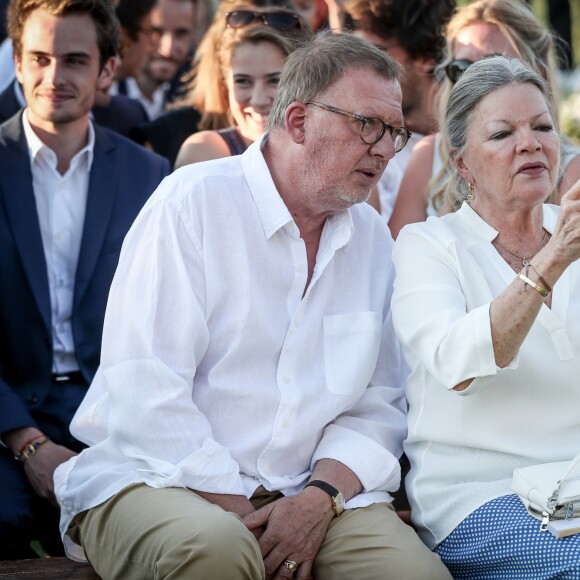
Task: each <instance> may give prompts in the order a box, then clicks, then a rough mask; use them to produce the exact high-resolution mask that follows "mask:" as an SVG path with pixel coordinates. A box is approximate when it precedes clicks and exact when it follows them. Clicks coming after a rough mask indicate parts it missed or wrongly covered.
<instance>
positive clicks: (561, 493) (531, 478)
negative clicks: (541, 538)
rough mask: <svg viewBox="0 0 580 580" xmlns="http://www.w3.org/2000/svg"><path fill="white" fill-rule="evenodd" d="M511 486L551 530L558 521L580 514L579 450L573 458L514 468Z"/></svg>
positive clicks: (545, 529)
mask: <svg viewBox="0 0 580 580" xmlns="http://www.w3.org/2000/svg"><path fill="white" fill-rule="evenodd" d="M512 489H513V491H515V493H517V494H518V495H519V497H520V499H521V500H522V502H523V503H524V505H525V506H526V508H527V509H528V512H529V513H530V514H531V515H532V516H534V517H535V518H536V519H538V520H541V522H542V523H541V525H540V530H541V531H542V532H546V531H548V524H549V523H550V522H553V521H555V520H568V519H571V518H575V517H579V516H580V453H579V454H578V455H576V457H574V459H572V461H559V462H556V463H542V464H540V465H531V466H530V467H520V468H519V469H516V470H514V475H513V478H512Z"/></svg>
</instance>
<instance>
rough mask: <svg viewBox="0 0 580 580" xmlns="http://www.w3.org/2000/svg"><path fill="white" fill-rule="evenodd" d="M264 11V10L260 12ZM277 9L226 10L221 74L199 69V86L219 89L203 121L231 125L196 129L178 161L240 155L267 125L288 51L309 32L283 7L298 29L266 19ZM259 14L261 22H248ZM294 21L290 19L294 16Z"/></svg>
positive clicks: (219, 56) (203, 123)
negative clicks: (279, 26)
mask: <svg viewBox="0 0 580 580" xmlns="http://www.w3.org/2000/svg"><path fill="white" fill-rule="evenodd" d="M257 14H260V16H256V15H257ZM272 14H273V13H272V12H270V13H268V12H263V13H257V12H255V11H252V10H248V9H238V10H235V11H232V12H229V13H227V14H226V22H227V23H228V27H227V28H226V30H225V32H224V34H223V36H222V41H221V43H220V46H219V50H218V53H217V62H218V67H219V74H217V75H216V74H215V73H213V74H212V75H211V76H209V77H206V76H205V75H203V74H201V73H202V71H201V69H200V71H199V72H198V74H197V76H196V77H195V79H194V81H193V83H194V84H193V90H194V91H196V90H199V91H200V92H202V93H203V94H204V95H209V94H213V96H214V97H213V99H211V101H210V102H211V103H212V104H211V107H210V106H209V103H208V104H206V105H205V108H204V114H203V116H202V118H201V122H200V124H199V125H200V126H210V127H211V126H216V125H217V126H219V125H223V124H225V123H227V125H228V127H227V128H225V129H218V130H207V131H200V132H196V133H194V134H193V135H191V136H190V137H189V138H188V139H187V140H186V141H185V142H184V143H183V145H182V147H181V149H180V151H179V153H178V156H177V160H176V163H175V167H176V168H177V167H181V166H183V165H187V164H189V163H197V162H199V161H208V160H210V159H217V158H220V157H226V156H228V155H239V154H241V153H243V152H244V151H245V150H246V148H247V147H248V146H249V145H250V144H251V143H253V142H254V141H255V140H256V139H257V138H258V137H259V136H260V135H261V134H262V133H263V132H264V130H265V128H266V123H267V121H268V115H269V114H270V108H271V107H272V103H273V101H274V97H275V96H276V91H277V89H278V80H279V78H280V74H281V73H282V68H283V66H284V61H285V60H286V57H287V56H288V55H289V54H290V53H291V52H292V51H293V50H294V49H295V48H296V47H297V46H298V43H299V41H300V39H301V37H302V38H306V37H307V35H308V33H307V27H306V24H305V23H304V22H301V20H300V19H299V17H298V16H297V15H296V14H294V13H292V12H287V13H285V12H280V11H277V12H276V14H277V15H278V16H276V17H277V18H279V17H280V16H284V17H287V18H288V19H290V18H292V19H293V20H294V21H295V22H296V23H297V24H298V25H299V26H300V28H299V30H301V31H302V34H297V33H296V31H295V30H293V29H288V30H289V31H291V32H290V33H287V32H286V31H285V30H278V29H275V28H272V27H270V26H268V25H266V24H264V21H263V20H262V16H263V17H265V18H268V17H269V16H270V17H271V15H272ZM250 19H255V21H256V22H257V23H256V24H254V23H251V24H246V22H248V21H249V20H250ZM289 23H290V20H289Z"/></svg>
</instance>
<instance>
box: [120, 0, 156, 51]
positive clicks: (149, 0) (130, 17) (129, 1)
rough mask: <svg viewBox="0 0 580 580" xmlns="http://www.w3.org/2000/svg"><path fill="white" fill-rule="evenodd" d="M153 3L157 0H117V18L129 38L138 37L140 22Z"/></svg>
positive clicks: (134, 39)
mask: <svg viewBox="0 0 580 580" xmlns="http://www.w3.org/2000/svg"><path fill="white" fill-rule="evenodd" d="M155 4H157V0H119V3H118V4H117V7H116V8H115V10H116V12H117V18H118V19H119V22H120V23H121V26H122V27H123V28H124V29H125V30H126V31H127V36H129V38H130V39H131V40H133V41H136V40H137V39H138V36H139V30H140V28H141V23H142V22H143V19H144V18H145V17H146V16H147V14H149V13H150V12H151V10H153V8H155Z"/></svg>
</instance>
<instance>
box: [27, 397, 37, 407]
mask: <svg viewBox="0 0 580 580" xmlns="http://www.w3.org/2000/svg"><path fill="white" fill-rule="evenodd" d="M28 403H29V404H30V405H34V404H35V403H38V397H37V396H36V395H30V396H29V397H28Z"/></svg>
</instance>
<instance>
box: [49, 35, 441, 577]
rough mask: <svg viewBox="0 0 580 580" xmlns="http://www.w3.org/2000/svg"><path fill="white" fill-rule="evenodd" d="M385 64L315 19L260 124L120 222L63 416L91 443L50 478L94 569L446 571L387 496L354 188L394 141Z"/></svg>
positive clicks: (382, 248) (383, 269)
mask: <svg viewBox="0 0 580 580" xmlns="http://www.w3.org/2000/svg"><path fill="white" fill-rule="evenodd" d="M398 74H399V69H398V66H397V64H396V63H395V62H394V61H393V60H392V59H390V58H389V57H388V56H386V55H385V54H384V53H383V52H381V51H379V50H377V49H375V48H374V47H372V46H371V45H369V44H368V43H367V42H366V41H363V40H360V39H358V38H355V37H354V36H352V35H342V34H331V33H325V34H322V35H319V36H318V37H317V38H316V39H314V40H313V41H312V42H311V43H309V44H307V45H305V46H304V47H303V48H301V49H299V50H298V51H296V52H295V53H293V54H292V55H291V56H290V57H289V59H288V61H287V63H286V66H285V69H284V72H283V74H282V78H281V80H280V84H279V91H278V96H277V99H276V101H275V103H274V106H273V109H272V113H271V116H270V120H269V132H268V133H267V134H266V135H265V136H264V137H263V138H261V139H260V140H259V141H257V142H255V143H254V144H253V145H252V146H251V147H250V148H249V149H248V150H247V151H246V153H244V154H243V155H241V156H235V157H229V158H225V159H220V160H217V161H212V162H208V163H204V164H197V165H196V166H195V168H194V167H193V166H188V167H185V168H183V169H181V170H179V171H177V172H175V173H174V174H173V175H172V176H171V177H169V178H168V179H166V180H165V181H164V183H163V184H162V185H161V186H160V188H159V189H158V190H157V192H156V194H155V195H154V196H153V197H152V198H151V199H150V201H149V202H148V203H147V204H146V206H145V208H144V209H143V211H142V213H141V214H140V216H139V217H138V218H137V220H136V222H135V224H134V225H133V227H132V229H131V231H130V232H129V234H128V236H127V238H126V240H125V244H124V246H123V252H122V256H121V259H120V262H119V268H118V270H117V273H116V276H115V280H114V282H113V285H112V287H111V294H110V298H109V303H108V307H107V314H106V320H105V329H104V335H103V350H102V361H101V367H100V370H99V372H98V373H97V376H96V377H95V380H94V382H93V384H92V385H91V388H90V389H89V392H88V394H87V397H86V398H85V400H84V402H83V404H82V406H81V407H80V409H79V411H78V413H77V415H76V416H75V419H74V420H73V423H72V426H71V429H72V431H73V433H74V434H75V435H76V436H77V437H79V438H80V439H81V440H83V441H84V442H86V443H87V444H88V445H90V446H91V447H89V448H88V449H86V450H85V451H83V452H82V453H81V454H80V455H79V456H77V457H75V458H72V459H71V460H70V461H68V462H67V463H66V464H65V465H62V466H61V467H60V468H59V469H58V471H57V473H56V474H55V485H56V489H57V494H58V497H59V501H60V504H61V507H62V520H61V531H62V532H63V536H64V540H65V543H66V545H67V549H68V553H69V555H70V556H72V557H79V558H83V557H86V558H87V559H88V560H89V561H90V562H91V563H92V564H93V566H94V567H95V569H96V571H97V573H98V574H99V575H101V576H103V577H106V578H124V579H125V578H141V579H142V578H153V577H159V578H172V577H174V578H204V580H205V579H212V578H215V579H217V578H219V579H232V580H234V579H235V580H239V579H245V578H251V579H258V578H290V577H295V578H300V579H306V578H312V577H315V578H317V579H329V580H330V579H336V578H362V579H367V578H368V579H371V578H372V579H375V578H377V579H378V578H385V577H387V578H388V577H391V578H397V579H399V578H417V579H418V578H424V579H429V580H433V579H438V578H446V579H449V578H450V576H449V575H448V573H447V571H446V570H445V568H444V567H443V566H442V564H441V562H440V560H439V559H438V558H437V557H435V556H434V555H433V554H432V553H430V552H429V551H428V550H427V549H426V548H425V546H424V545H423V544H421V542H419V541H418V540H417V537H416V535H415V533H414V532H413V530H412V529H411V528H409V527H408V526H406V525H405V524H403V523H402V521H401V520H399V519H398V517H397V515H396V513H395V512H394V511H393V509H392V507H391V504H390V502H391V496H390V495H389V493H388V492H389V491H394V490H396V489H397V488H398V486H399V479H400V472H399V464H398V457H399V455H400V454H401V443H402V439H403V438H404V436H405V431H406V430H405V401H404V398H403V391H402V389H403V385H402V380H403V374H404V370H403V367H402V362H401V358H400V351H399V347H398V344H397V342H396V340H395V338H394V336H393V330H392V324H391V314H390V297H391V290H392V269H391V265H390V254H391V246H392V240H391V238H390V236H389V234H388V230H387V228H386V225H385V224H384V223H383V221H382V220H381V219H380V217H379V216H378V215H377V214H376V213H375V212H374V210H372V209H371V208H370V207H368V205H366V204H364V203H361V202H363V201H365V200H366V198H367V197H368V195H369V191H370V188H371V187H372V186H373V185H374V184H375V183H376V182H377V180H378V179H379V177H380V175H381V173H382V171H383V170H384V168H385V167H386V165H387V162H388V161H389V159H391V158H392V157H393V155H394V154H395V150H396V149H400V148H401V147H403V146H404V145H405V142H406V140H407V138H408V131H407V130H406V129H405V128H404V127H402V126H401V125H402V112H401V92H400V86H399V82H398ZM363 115H365V116H363ZM345 503H346V505H345ZM345 507H346V509H345ZM355 508H356V509H355ZM81 546H82V548H81Z"/></svg>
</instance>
